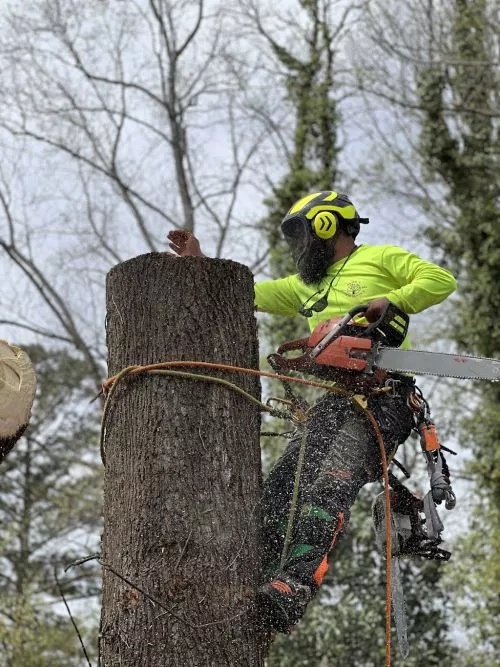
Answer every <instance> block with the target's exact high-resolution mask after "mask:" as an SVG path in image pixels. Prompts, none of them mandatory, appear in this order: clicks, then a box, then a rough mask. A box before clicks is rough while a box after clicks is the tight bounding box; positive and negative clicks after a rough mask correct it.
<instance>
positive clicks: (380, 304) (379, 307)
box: [363, 297, 390, 322]
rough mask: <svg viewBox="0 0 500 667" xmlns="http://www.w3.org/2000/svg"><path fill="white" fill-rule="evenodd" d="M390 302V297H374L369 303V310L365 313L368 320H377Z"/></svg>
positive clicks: (364, 315)
mask: <svg viewBox="0 0 500 667" xmlns="http://www.w3.org/2000/svg"><path fill="white" fill-rule="evenodd" d="M388 303H390V301H389V299H386V298H385V297H383V298H382V299H373V301H370V302H369V303H368V310H367V311H366V313H363V317H365V318H366V319H367V320H368V322H376V321H377V320H378V319H379V317H380V316H381V315H382V312H383V310H384V308H385V307H386V306H387V304H388Z"/></svg>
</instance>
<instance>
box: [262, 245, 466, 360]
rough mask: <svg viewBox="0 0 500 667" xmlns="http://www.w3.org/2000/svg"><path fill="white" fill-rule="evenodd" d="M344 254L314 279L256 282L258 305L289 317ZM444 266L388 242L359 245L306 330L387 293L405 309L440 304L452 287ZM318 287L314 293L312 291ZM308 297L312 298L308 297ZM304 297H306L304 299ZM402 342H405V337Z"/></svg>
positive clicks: (322, 288) (324, 285)
mask: <svg viewBox="0 0 500 667" xmlns="http://www.w3.org/2000/svg"><path fill="white" fill-rule="evenodd" d="M343 262H344V259H341V260H340V261H338V262H335V264H332V265H331V266H330V267H329V268H328V271H327V275H326V276H325V277H324V278H323V280H322V281H321V282H320V283H319V284H314V285H306V284H305V283H304V282H303V281H302V280H301V279H300V278H299V276H298V275H291V276H287V277H286V278H280V279H278V280H266V281H264V282H259V283H256V284H255V306H256V308H257V310H260V311H264V312H268V313H274V314H276V315H287V316H293V315H296V314H297V313H298V312H299V308H300V307H301V306H302V305H303V304H304V303H305V302H307V304H306V307H309V306H311V305H312V304H313V303H314V302H315V301H317V300H318V299H320V298H321V297H322V296H323V295H324V294H326V292H327V290H328V285H329V284H330V281H331V280H332V278H333V277H334V276H335V274H336V273H337V271H339V269H340V267H341V266H342V264H343ZM456 286H457V285H456V281H455V278H454V277H453V276H452V274H451V273H450V272H449V271H447V270H446V269H443V268H441V267H440V266H437V265H436V264H433V263H432V262H427V261H425V260H423V259H421V258H420V257H418V256H417V255H415V254H413V253H411V252H408V251H407V250H404V249H403V248H399V247H397V246H393V245H360V246H359V247H358V248H357V249H356V251H355V252H354V253H353V254H352V255H351V257H349V259H348V261H347V262H346V263H345V265H344V266H343V268H342V269H341V271H340V273H338V275H337V276H336V278H335V279H334V281H333V284H332V287H331V289H330V293H329V296H328V306H327V307H326V308H325V310H323V311H321V312H320V313H316V312H313V315H312V317H310V318H308V321H309V328H310V329H311V331H312V330H313V329H314V327H315V326H316V325H317V324H318V323H319V322H322V321H323V320H328V319H330V318H332V317H338V316H340V315H345V313H347V312H348V311H349V310H350V309H351V308H353V307H354V306H357V305H360V304H363V303H367V302H368V301H371V300H372V299H378V298H381V297H386V298H387V299H389V300H390V301H392V303H394V304H396V306H398V307H399V308H401V310H403V311H404V312H406V313H408V314H413V313H419V312H420V311H422V310H425V309H426V308H429V307H430V306H433V305H435V304H437V303H440V302H441V301H443V300H444V299H446V297H447V296H449V295H450V294H451V293H452V292H453V291H454V290H455V289H456ZM315 292H318V293H317V294H316V296H314V297H313V295H314V293H315ZM311 297H313V298H311ZM308 299H310V300H309V301H308ZM402 347H409V340H405V342H404V343H403V346H402Z"/></svg>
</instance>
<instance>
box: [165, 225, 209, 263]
mask: <svg viewBox="0 0 500 667" xmlns="http://www.w3.org/2000/svg"><path fill="white" fill-rule="evenodd" d="M167 239H168V245H169V246H170V249H171V250H173V251H174V253H175V254H176V255H179V257H188V256H189V257H205V255H204V254H203V253H202V252H201V248H200V243H199V241H198V239H197V238H196V236H195V235H194V234H193V233H192V232H188V231H187V230H186V229H173V230H172V231H170V232H169V233H168V234H167Z"/></svg>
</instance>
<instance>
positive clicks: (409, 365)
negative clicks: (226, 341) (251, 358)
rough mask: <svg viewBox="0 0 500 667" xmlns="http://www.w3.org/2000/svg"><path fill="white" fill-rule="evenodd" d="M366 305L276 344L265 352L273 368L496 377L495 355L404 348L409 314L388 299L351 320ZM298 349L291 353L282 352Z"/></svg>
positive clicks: (369, 377) (365, 378) (355, 376)
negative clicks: (372, 314)
mask: <svg viewBox="0 0 500 667" xmlns="http://www.w3.org/2000/svg"><path fill="white" fill-rule="evenodd" d="M367 310H368V306H367V305H361V306H356V307H355V308H353V309H352V310H350V311H349V312H348V313H347V314H346V315H345V316H344V317H341V318H333V319H330V320H325V321H324V322H320V323H319V324H318V325H317V326H316V328H315V329H314V331H313V332H312V333H311V335H310V336H309V337H307V338H300V339H298V340H294V341H290V342H288V343H284V344H283V345H281V346H280V347H279V348H278V350H277V353H275V354H271V355H269V357H268V360H269V363H270V364H271V366H272V367H273V368H276V369H280V370H294V371H299V372H304V373H311V374H313V375H317V376H319V377H326V378H328V379H332V380H335V379H336V378H337V377H338V378H342V379H343V380H345V381H347V382H348V381H349V378H351V379H352V380H354V381H356V383H360V382H364V383H366V384H370V383H381V382H382V383H383V380H384V378H386V377H387V373H388V372H393V373H414V374H416V375H437V376H441V377H452V378H461V379H468V380H490V381H493V382H494V381H497V380H500V360H498V359H488V358H485V357H473V356H465V355H461V354H448V353H444V352H426V351H424V350H407V349H401V348H400V347H399V346H400V345H401V343H402V342H403V340H404V339H405V337H406V334H407V332H408V324H409V317H408V315H407V314H406V313H404V312H403V311H402V310H400V309H399V308H398V307H397V306H395V305H394V304H392V303H388V304H387V306H386V308H385V309H384V311H383V312H382V314H381V316H380V317H379V319H378V320H377V321H376V322H373V323H371V324H369V325H368V326H366V325H362V324H359V323H356V322H355V321H353V318H355V317H356V316H357V315H362V314H363V313H365V312H366V311H367ZM293 351H301V352H302V354H301V355H300V356H296V357H287V356H284V353H288V352H293Z"/></svg>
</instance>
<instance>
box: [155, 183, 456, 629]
mask: <svg viewBox="0 0 500 667" xmlns="http://www.w3.org/2000/svg"><path fill="white" fill-rule="evenodd" d="M367 222H368V219H366V218H361V217H360V216H359V214H358V212H357V211H356V209H355V207H354V205H353V204H352V202H351V201H350V199H349V197H347V195H345V194H340V193H337V192H334V191H326V192H314V193H312V194H309V195H307V196H306V197H303V198H302V199H300V200H299V201H298V202H296V203H295V204H294V205H293V206H292V208H291V209H290V210H289V211H288V213H287V214H286V216H285V218H284V220H283V222H282V225H281V228H282V231H283V234H284V237H285V239H286V241H287V243H288V245H289V247H290V250H291V253H292V256H293V258H294V260H295V263H296V266H297V272H298V273H297V275H291V276H287V277H285V278H281V279H278V280H269V281H265V282H261V283H257V284H256V285H255V304H256V308H257V309H258V310H260V311H265V312H269V313H274V314H278V315H285V316H294V315H297V314H301V315H303V316H304V317H306V318H308V322H309V327H310V329H311V331H312V330H313V329H314V328H315V326H316V325H317V324H318V323H319V322H321V321H323V320H327V319H330V318H332V317H337V316H341V315H345V313H347V312H348V311H349V310H351V309H352V308H353V307H354V306H356V305H360V304H364V303H367V304H368V310H367V311H366V313H365V318H366V320H368V321H369V322H374V321H376V320H377V319H378V318H379V316H380V315H381V313H382V312H383V311H384V309H385V307H386V306H387V304H388V302H392V303H394V304H395V305H396V306H398V307H399V308H401V310H403V311H405V312H406V313H408V314H412V313H418V312H420V311H422V310H424V309H426V308H428V307H429V306H433V305H435V304H437V303H440V302H441V301H443V300H444V299H445V298H446V297H447V296H449V295H450V294H451V293H452V292H453V291H454V290H455V288H456V282H455V279H454V278H453V276H452V275H451V274H450V273H449V272H448V271H446V270H445V269H442V268H441V267H439V266H437V265H435V264H432V263H430V262H426V261H424V260H422V259H421V258H419V257H417V256H416V255H414V254H412V253H410V252H407V251H406V250H403V249H402V248H399V247H396V246H391V245H381V246H376V245H364V244H361V245H356V243H355V239H356V237H357V235H358V232H359V230H360V224H361V223H367ZM168 236H169V241H170V248H171V249H172V250H173V251H174V252H175V253H176V254H178V255H181V256H182V255H197V256H202V255H203V253H202V252H201V249H200V246H199V243H198V241H197V239H196V238H195V237H194V236H193V235H191V234H190V233H188V232H185V231H183V230H177V231H172V232H170V233H169V235H168ZM409 345H410V342H409V340H408V338H407V339H405V341H404V342H403V344H402V347H409ZM394 380H396V381H397V383H396V384H395V386H396V387H398V389H397V391H394V392H391V393H379V394H377V395H370V396H368V407H369V409H370V410H371V411H372V413H373V414H374V416H375V418H376V420H377V422H378V424H379V426H380V430H381V433H382V436H383V439H384V443H385V446H386V450H387V454H388V455H392V454H393V453H394V452H395V450H396V448H397V447H398V445H399V444H401V443H403V442H404V441H405V440H406V438H407V437H408V435H409V434H410V431H411V428H412V426H413V417H412V411H411V410H410V408H409V406H408V404H407V398H408V394H409V393H410V391H411V390H412V388H413V386H414V383H413V379H412V378H409V377H407V376H403V375H396V374H394ZM302 439H303V437H302V435H301V433H300V432H298V433H297V434H296V435H295V436H294V437H292V439H291V440H290V443H289V445H288V446H287V448H286V450H285V452H284V454H283V455H282V456H281V458H280V459H279V460H278V461H277V463H276V464H275V466H274V467H273V469H272V471H271V473H270V475H269V477H268V479H267V480H266V482H265V485H264V497H263V509H264V527H263V530H264V544H265V562H264V576H265V577H266V579H267V581H266V582H265V583H264V584H263V585H262V586H261V588H260V591H259V602H260V605H261V610H262V613H263V615H264V618H265V621H266V624H267V626H268V627H269V628H270V629H272V630H275V631H278V632H285V633H287V632H289V631H290V629H291V627H293V625H294V624H296V623H297V622H298V621H299V620H300V618H301V617H302V615H303V613H304V611H305V609H306V606H307V604H308V603H309V601H310V600H311V599H312V597H313V596H314V594H315V593H316V592H317V590H318V589H319V587H320V585H321V583H322V581H323V578H324V576H325V574H326V571H327V569H328V561H327V559H328V555H329V553H330V551H331V549H332V548H333V546H334V545H335V543H336V541H337V538H338V536H339V534H340V533H341V532H342V530H343V529H344V527H345V525H346V524H347V521H348V519H349V509H350V507H351V505H352V504H353V502H354V500H355V499H356V496H357V495H358V493H359V491H360V489H361V488H362V487H363V486H364V485H365V484H366V483H368V482H372V481H375V480H376V479H378V478H379V477H380V475H381V461H380V452H379V450H378V446H377V442H376V440H375V438H374V434H373V429H372V427H371V425H370V424H369V422H368V421H367V420H366V418H365V417H364V415H363V414H362V413H361V412H360V411H359V410H357V409H356V408H355V406H353V404H352V403H351V402H350V401H349V400H347V399H345V398H343V397H339V396H337V395H334V394H331V393H329V394H327V395H326V396H324V397H322V398H321V399H320V400H319V401H318V402H317V403H316V404H315V405H314V406H313V407H312V408H311V410H310V411H309V413H308V419H307V425H306V449H305V460H304V464H303V469H302V474H301V479H300V486H299V496H298V502H297V515H296V520H295V522H294V527H293V536H292V540H291V544H290V548H289V549H288V553H287V554H285V559H284V562H283V563H282V565H281V566H280V561H283V558H282V553H281V552H282V550H283V543H284V535H285V532H286V528H287V524H288V518H289V512H290V501H291V498H292V493H293V485H294V477H295V471H296V468H297V461H298V456H299V449H300V447H301V442H302Z"/></svg>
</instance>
